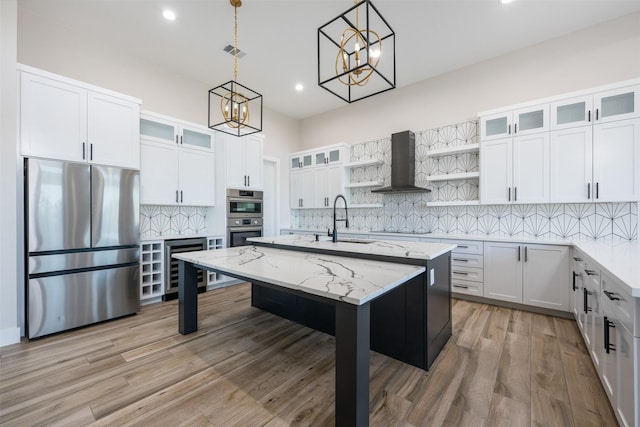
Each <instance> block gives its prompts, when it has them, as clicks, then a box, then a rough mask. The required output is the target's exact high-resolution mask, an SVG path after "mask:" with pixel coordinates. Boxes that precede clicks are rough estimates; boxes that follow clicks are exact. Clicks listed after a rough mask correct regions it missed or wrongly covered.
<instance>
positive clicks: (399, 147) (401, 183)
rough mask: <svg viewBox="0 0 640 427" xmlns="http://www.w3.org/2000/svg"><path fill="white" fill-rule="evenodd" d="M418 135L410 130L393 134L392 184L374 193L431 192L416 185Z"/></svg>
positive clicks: (373, 191)
mask: <svg viewBox="0 0 640 427" xmlns="http://www.w3.org/2000/svg"><path fill="white" fill-rule="evenodd" d="M415 179H416V136H415V134H414V133H413V132H411V131H410V130H406V131H404V132H398V133H394V134H392V135H391V185H390V186H389V187H382V188H377V189H375V190H371V192H372V193H418V192H420V193H429V192H431V190H429V189H428V188H422V187H416V185H415Z"/></svg>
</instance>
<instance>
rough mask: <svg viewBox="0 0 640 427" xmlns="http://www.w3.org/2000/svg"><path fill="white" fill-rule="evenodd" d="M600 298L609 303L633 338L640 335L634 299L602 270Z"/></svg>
mask: <svg viewBox="0 0 640 427" xmlns="http://www.w3.org/2000/svg"><path fill="white" fill-rule="evenodd" d="M601 285H602V298H603V299H604V300H606V301H608V302H610V303H611V305H612V306H613V307H614V310H615V311H616V316H617V317H618V319H619V320H620V322H622V324H623V325H624V327H625V328H626V329H627V330H628V331H629V332H631V333H632V334H633V335H634V336H638V335H640V325H638V323H640V322H639V321H638V320H637V319H636V316H637V313H636V307H635V306H636V299H637V298H632V297H631V295H630V294H629V293H628V292H627V291H626V289H624V288H623V287H622V285H621V284H620V283H619V282H618V280H616V279H614V278H613V277H611V276H610V275H609V274H607V272H605V271H604V270H603V271H602V272H601Z"/></svg>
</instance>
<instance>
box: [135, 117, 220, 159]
mask: <svg viewBox="0 0 640 427" xmlns="http://www.w3.org/2000/svg"><path fill="white" fill-rule="evenodd" d="M140 135H141V136H142V137H143V138H144V139H145V140H147V141H154V142H160V143H165V144H175V145H180V146H184V147H188V148H193V149H196V150H202V151H212V150H213V139H214V136H213V135H214V134H213V132H212V131H209V130H207V129H204V128H200V127H198V126H197V125H195V124H187V123H186V122H181V121H175V120H171V119H168V118H166V117H164V116H161V115H151V114H150V113H145V114H144V115H143V116H142V118H141V119H140Z"/></svg>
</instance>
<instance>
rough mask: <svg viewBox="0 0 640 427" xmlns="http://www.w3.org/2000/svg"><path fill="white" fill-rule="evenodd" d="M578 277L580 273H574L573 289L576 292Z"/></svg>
mask: <svg viewBox="0 0 640 427" xmlns="http://www.w3.org/2000/svg"><path fill="white" fill-rule="evenodd" d="M576 277H578V273H576V272H575V271H574V272H573V284H572V288H573V291H574V292H575V291H576Z"/></svg>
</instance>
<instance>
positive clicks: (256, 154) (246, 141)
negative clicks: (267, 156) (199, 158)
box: [224, 134, 264, 190]
mask: <svg viewBox="0 0 640 427" xmlns="http://www.w3.org/2000/svg"><path fill="white" fill-rule="evenodd" d="M224 138H225V156H226V169H227V173H226V176H227V188H239V189H245V190H249V189H251V190H261V189H262V188H263V186H264V178H263V169H264V166H263V164H262V152H263V141H264V137H263V136H262V135H255V134H252V135H247V136H243V137H240V138H238V137H232V136H229V135H225V136H224Z"/></svg>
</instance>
